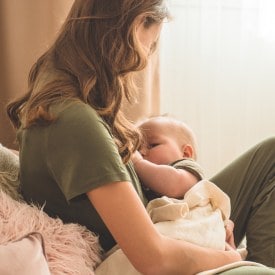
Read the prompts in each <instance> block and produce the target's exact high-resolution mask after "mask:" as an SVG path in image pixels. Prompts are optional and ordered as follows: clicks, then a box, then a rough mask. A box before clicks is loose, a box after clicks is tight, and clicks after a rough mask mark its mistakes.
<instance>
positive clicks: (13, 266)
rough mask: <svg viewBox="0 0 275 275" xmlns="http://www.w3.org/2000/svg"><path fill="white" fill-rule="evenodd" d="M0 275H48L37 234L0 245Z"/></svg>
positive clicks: (43, 252) (41, 245)
mask: <svg viewBox="0 0 275 275" xmlns="http://www.w3.org/2000/svg"><path fill="white" fill-rule="evenodd" d="M0 274H5V275H15V274H20V275H30V274H36V275H50V271H49V267H48V264H47V261H46V258H45V251H44V246H43V239H42V236H41V235H40V234H39V233H30V234H28V235H26V236H24V237H23V238H21V239H19V240H17V241H14V242H9V243H7V244H6V245H0Z"/></svg>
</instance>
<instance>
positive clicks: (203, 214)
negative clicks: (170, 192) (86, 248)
mask: <svg viewBox="0 0 275 275" xmlns="http://www.w3.org/2000/svg"><path fill="white" fill-rule="evenodd" d="M146 209H147V212H148V214H149V215H150V217H151V219H152V221H153V223H154V225H155V226H156V228H157V229H158V231H159V232H160V233H161V234H163V235H165V236H168V237H171V238H174V239H180V240H186V241H188V242H192V243H195V244H198V245H200V246H204V247H210V248H215V249H221V250H224V249H225V237H226V234H225V227H224V226H225V223H226V221H227V220H228V219H229V217H230V209H231V207H230V199H229V197H228V196H227V195H226V194H225V193H224V192H223V191H222V190H221V189H220V188H218V187H217V186H216V185H215V184H213V183H212V182H210V181H207V180H201V181H200V182H198V183H197V184H196V185H194V186H193V187H192V188H191V189H190V190H189V191H188V192H186V194H185V196H184V199H182V200H178V199H172V198H168V197H165V196H163V197H161V198H157V199H154V200H152V201H150V202H149V203H148V205H147V207H146ZM238 265H254V263H251V262H245V261H242V262H240V263H239V264H238V263H237V266H238ZM256 265H258V264H256ZM234 267H236V264H235V265H234ZM221 268H222V269H221V270H226V269H227V268H226V266H223V267H221ZM228 268H232V266H231V265H228ZM216 272H217V269H215V272H212V271H211V270H209V271H206V272H203V273H200V274H215V273H216ZM95 274H96V275H108V274H110V275H111V274H112V275H122V274H123V275H140V273H139V272H138V271H137V270H136V269H135V268H134V267H133V266H132V265H131V263H130V262H129V260H128V259H127V257H126V256H125V254H124V253H123V252H122V250H121V249H119V248H118V249H117V250H116V251H115V252H114V253H112V254H111V255H110V256H108V257H107V258H106V259H105V260H104V261H103V262H102V263H101V264H100V265H99V267H98V268H97V269H96V270H95Z"/></svg>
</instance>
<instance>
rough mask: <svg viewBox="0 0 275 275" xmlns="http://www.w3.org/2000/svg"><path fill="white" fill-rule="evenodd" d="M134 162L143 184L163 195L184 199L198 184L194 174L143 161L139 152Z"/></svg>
mask: <svg viewBox="0 0 275 275" xmlns="http://www.w3.org/2000/svg"><path fill="white" fill-rule="evenodd" d="M132 161H133V164H134V167H135V171H136V173H137V175H138V177H139V178H140V180H141V182H142V183H143V184H144V185H145V186H146V187H148V188H150V189H151V190H153V191H154V192H157V193H159V194H161V195H166V196H168V197H172V198H180V197H183V196H184V194H185V193H186V192H187V191H188V190H189V189H190V188H191V187H192V186H193V185H195V184H196V183H197V182H198V179H197V178H196V177H195V176H194V175H193V174H192V173H190V172H188V171H186V170H184V169H176V168H174V167H172V166H169V165H159V164H154V163H152V162H150V161H147V160H145V159H143V157H142V156H141V154H140V153H139V152H138V151H137V152H135V154H134V156H133V158H132Z"/></svg>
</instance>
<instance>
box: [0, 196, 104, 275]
mask: <svg viewBox="0 0 275 275" xmlns="http://www.w3.org/2000/svg"><path fill="white" fill-rule="evenodd" d="M0 228H1V234H0V244H7V243H9V242H11V241H15V240H17V239H19V238H21V237H23V236H24V235H26V234H28V233H30V232H39V233H40V234H41V235H42V236H43V239H44V241H45V251H46V257H47V260H48V266H49V269H50V272H51V274H55V275H58V274H75V275H76V274H79V275H93V274H94V268H95V267H96V266H97V265H98V264H99V263H100V261H101V257H100V253H101V249H100V246H99V243H98V238H97V236H95V235H94V234H93V233H92V232H90V231H89V230H88V229H86V227H84V226H80V225H78V224H72V223H71V224H64V223H63V222H62V221H61V220H60V219H53V218H51V217H49V216H48V215H47V214H46V213H45V212H43V211H42V210H41V209H39V208H37V207H35V206H30V205H28V204H26V203H24V202H18V201H15V200H13V199H12V198H11V197H10V196H8V195H7V194H6V193H4V192H3V191H0Z"/></svg>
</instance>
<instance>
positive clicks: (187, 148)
mask: <svg viewBox="0 0 275 275" xmlns="http://www.w3.org/2000/svg"><path fill="white" fill-rule="evenodd" d="M181 151H182V156H183V157H184V158H194V149H193V147H192V146H191V145H190V144H184V145H182V147H181Z"/></svg>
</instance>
